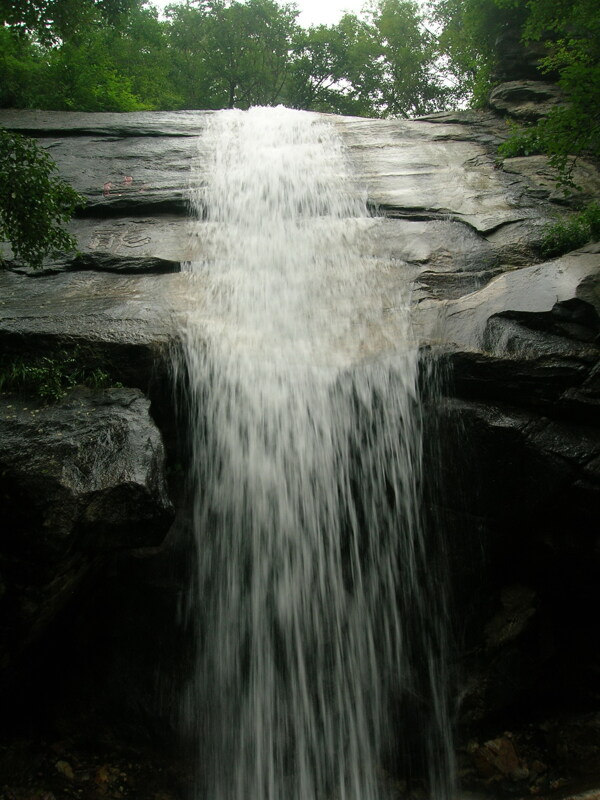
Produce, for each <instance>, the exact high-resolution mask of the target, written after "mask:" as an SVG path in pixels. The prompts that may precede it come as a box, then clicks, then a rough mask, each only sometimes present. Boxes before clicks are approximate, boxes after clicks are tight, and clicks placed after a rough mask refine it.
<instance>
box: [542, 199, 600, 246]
mask: <svg viewBox="0 0 600 800" xmlns="http://www.w3.org/2000/svg"><path fill="white" fill-rule="evenodd" d="M593 239H600V203H590V204H589V205H587V206H586V207H585V208H584V209H583V210H582V211H579V212H578V213H577V214H572V215H571V216H570V217H567V218H566V219H561V220H559V221H558V222H555V223H554V224H552V225H548V226H547V228H546V230H545V233H544V239H543V241H542V246H541V251H542V255H543V256H544V257H545V258H553V257H555V256H559V255H562V254H563V253H568V252H569V251H570V250H576V249H577V248H578V247H582V246H583V245H584V244H587V242H589V241H590V240H593Z"/></svg>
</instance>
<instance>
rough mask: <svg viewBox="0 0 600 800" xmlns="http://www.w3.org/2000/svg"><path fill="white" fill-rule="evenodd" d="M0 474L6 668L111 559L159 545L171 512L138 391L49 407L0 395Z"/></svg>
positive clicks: (0, 627)
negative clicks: (0, 478)
mask: <svg viewBox="0 0 600 800" xmlns="http://www.w3.org/2000/svg"><path fill="white" fill-rule="evenodd" d="M0 474H1V475H2V488H1V491H2V507H1V511H0V517H1V519H0V531H1V533H0V554H1V555H0V574H1V576H2V579H1V580H2V596H1V597H0V635H1V639H2V652H3V654H4V655H3V659H4V661H5V662H8V661H9V659H10V660H13V659H14V658H15V657H16V655H18V653H19V652H20V651H21V650H22V648H23V647H25V646H26V645H28V644H31V642H33V641H34V640H35V639H36V638H37V637H39V635H40V634H41V633H43V632H44V630H45V629H46V627H47V626H48V625H49V624H50V622H52V621H53V620H54V618H55V617H56V614H57V612H58V610H59V609H60V608H61V607H62V606H64V605H65V604H66V603H67V602H70V601H72V599H73V596H74V594H75V591H76V589H77V588H78V587H79V585H80V584H81V583H82V581H83V580H84V579H89V575H90V572H92V571H93V569H94V568H95V567H97V566H98V565H99V564H100V563H102V562H103V561H105V560H106V558H108V557H109V556H110V555H111V554H114V553H120V552H123V551H126V550H133V549H137V548H142V547H151V546H156V545H158V544H160V542H161V541H162V540H163V538H164V536H165V534H166V532H167V530H168V528H169V525H170V523H171V521H172V518H173V509H172V506H171V502H170V500H169V498H168V495H167V490H166V483H165V474H164V451H163V445H162V440H161V436H160V433H159V431H158V429H157V428H156V426H155V425H154V424H153V422H152V420H151V418H150V416H149V402H148V400H147V399H146V398H145V397H144V396H143V395H142V393H141V392H140V391H139V390H136V389H120V388H115V389H106V390H103V391H91V390H86V389H79V390H75V391H73V392H72V393H71V394H69V395H68V396H67V397H65V398H64V399H63V400H61V401H60V402H57V403H55V404H52V405H43V404H41V403H40V402H39V401H36V400H35V399H33V398H32V399H24V398H23V397H20V396H12V395H3V396H2V398H1V399H0ZM7 665H8V663H2V664H1V665H0V666H2V667H6V666H7Z"/></svg>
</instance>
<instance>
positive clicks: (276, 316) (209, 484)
mask: <svg viewBox="0 0 600 800" xmlns="http://www.w3.org/2000/svg"><path fill="white" fill-rule="evenodd" d="M199 152H200V153H201V157H200V156H199V159H198V164H197V166H196V168H195V170H196V171H195V175H194V181H195V183H196V187H197V188H196V189H195V190H194V191H193V205H194V208H195V211H196V217H197V220H196V222H195V223H194V232H193V237H194V241H195V244H194V247H195V248H196V252H197V253H198V255H197V256H196V260H195V261H193V262H192V263H190V264H189V265H187V269H189V270H190V271H191V272H192V273H193V274H192V275H191V276H189V277H190V286H191V287H192V288H191V290H190V291H195V292H197V300H196V309H195V310H194V312H193V313H190V314H189V315H188V316H187V317H186V319H185V321H184V322H183V323H182V331H181V335H182V340H183V359H184V364H185V371H186V373H187V379H188V383H189V412H190V419H191V422H190V428H191V436H192V439H193V441H192V445H191V446H192V451H193V452H192V463H193V469H194V476H193V482H194V486H195V491H194V509H193V525H194V531H195V540H196V544H195V547H196V553H197V574H196V580H195V581H194V590H193V592H192V593H191V595H192V596H191V598H190V606H189V620H190V624H191V625H192V626H193V628H194V630H195V636H196V647H197V655H196V661H197V663H196V665H195V669H194V676H193V679H192V680H191V682H190V686H189V689H188V692H187V694H186V698H185V712H184V715H185V717H186V720H187V724H188V726H189V727H190V728H191V729H192V730H193V731H194V732H195V736H196V739H197V741H198V748H199V751H198V763H199V768H198V786H197V791H196V795H195V796H196V797H197V798H204V797H206V798H207V799H208V800H321V798H323V800H325V799H326V798H332V799H333V798H336V800H376V799H378V798H382V797H384V796H385V791H384V789H383V788H382V785H381V766H380V765H381V760H382V757H386V758H388V759H389V758H391V757H392V756H393V755H394V753H395V751H396V750H397V749H398V743H397V741H396V740H397V737H398V735H399V733H398V730H397V728H396V722H397V719H396V718H397V717H398V715H399V714H401V710H402V708H403V707H404V705H406V704H407V703H408V704H409V705H411V704H412V706H413V707H417V706H418V707H421V706H423V707H426V708H427V712H426V713H421V712H419V713H418V714H417V716H416V717H415V716H414V715H413V717H414V719H418V724H419V726H420V727H421V728H422V734H421V738H422V739H423V741H424V742H425V744H424V748H425V751H426V757H427V758H428V759H429V761H430V762H431V763H432V764H434V768H433V769H432V770H431V775H433V781H432V783H431V786H432V791H433V792H434V793H435V794H436V795H437V797H442V796H445V793H446V792H447V788H448V782H447V780H446V778H445V776H444V775H441V772H444V773H446V774H447V773H448V769H449V764H450V757H449V755H448V754H449V752H450V745H449V736H448V734H447V712H446V710H445V700H444V693H443V691H442V688H441V682H443V675H442V672H443V670H442V667H441V666H440V665H441V664H442V661H443V659H442V658H440V652H441V648H440V641H439V640H438V639H439V637H437V634H436V633H435V631H437V630H438V629H439V625H438V624H437V621H436V620H432V617H435V616H436V613H437V612H436V611H435V609H434V605H435V603H432V598H433V597H434V595H435V596H436V597H437V596H439V587H438V588H436V589H435V592H431V591H430V590H428V589H427V585H428V578H427V575H428V570H427V569H426V560H425V555H426V553H425V550H426V542H425V536H424V532H423V525H422V523H421V519H420V516H421V515H420V504H421V503H420V493H421V482H422V477H423V476H422V433H421V418H420V404H419V390H418V372H419V359H418V352H417V347H416V345H415V343H414V342H412V341H411V338H410V320H409V308H408V301H409V296H408V290H407V287H404V288H403V287H402V286H401V285H400V287H399V286H398V283H399V282H398V276H397V267H394V266H393V265H392V264H389V263H386V262H384V261H382V260H378V259H374V258H373V257H370V256H369V241H370V240H371V237H373V236H374V235H375V234H376V229H377V224H378V223H377V220H373V219H370V218H369V214H368V212H367V208H366V202H365V196H364V193H363V192H362V190H361V188H360V187H359V186H357V185H356V183H355V182H354V181H353V178H352V176H351V174H350V169H349V164H348V159H347V156H346V154H345V151H344V148H343V146H342V143H341V141H340V138H339V137H338V135H337V134H336V131H335V129H334V128H333V127H332V126H331V124H330V123H328V122H327V121H326V120H325V118H323V117H320V116H318V115H311V114H307V113H304V112H295V111H290V110H287V109H281V108H280V109H251V110H250V111H248V112H241V111H240V112H238V111H228V112H220V113H218V114H215V115H213V116H212V117H211V121H210V124H209V126H208V129H207V130H206V132H205V134H204V135H203V136H202V137H201V141H200V145H199ZM429 583H431V581H429ZM434 640H435V641H434ZM442 649H443V648H442ZM415 698H418V699H417V700H415ZM392 718H394V720H395V726H394V729H393V728H392V721H393V719H392ZM440 765H441V767H440ZM431 775H430V778H431Z"/></svg>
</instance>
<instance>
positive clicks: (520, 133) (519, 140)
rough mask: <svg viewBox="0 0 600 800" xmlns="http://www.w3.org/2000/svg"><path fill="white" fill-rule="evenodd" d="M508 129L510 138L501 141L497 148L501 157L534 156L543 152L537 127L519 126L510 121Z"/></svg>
mask: <svg viewBox="0 0 600 800" xmlns="http://www.w3.org/2000/svg"><path fill="white" fill-rule="evenodd" d="M510 129H511V133H510V138H508V139H507V140H506V141H505V142H503V143H502V144H501V145H500V147H499V148H498V154H499V155H500V156H501V157H502V158H515V157H516V156H534V155H539V154H540V153H542V152H543V146H542V143H541V141H540V137H539V134H538V131H537V128H535V127H529V128H521V127H519V126H518V125H515V124H514V123H512V124H511V125H510Z"/></svg>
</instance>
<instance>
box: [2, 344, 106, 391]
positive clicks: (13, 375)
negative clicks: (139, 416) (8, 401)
mask: <svg viewBox="0 0 600 800" xmlns="http://www.w3.org/2000/svg"><path fill="white" fill-rule="evenodd" d="M120 385H121V384H120V383H118V382H115V381H114V380H113V379H112V378H111V376H110V374H109V373H108V372H107V371H106V370H104V369H103V368H102V367H100V366H98V365H96V366H93V365H90V364H89V363H88V362H87V359H86V358H85V357H84V354H83V353H82V351H80V350H79V349H78V348H75V349H74V350H72V351H70V352H69V351H67V350H58V351H55V352H54V353H51V354H48V355H39V356H32V357H26V356H7V355H3V356H2V357H0V392H22V393H24V394H30V395H33V396H35V397H39V398H41V399H42V400H45V401H46V402H51V401H56V400H60V398H61V397H63V396H64V395H65V394H66V393H67V392H68V391H69V390H70V389H73V388H74V387H75V386H88V387H90V388H92V389H102V388H106V387H108V386H120Z"/></svg>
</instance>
